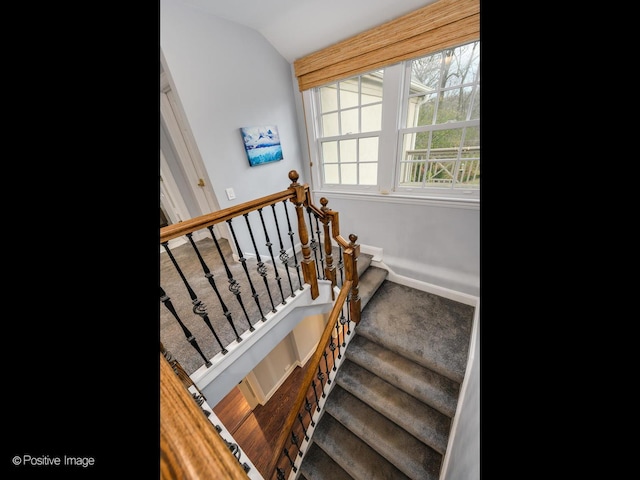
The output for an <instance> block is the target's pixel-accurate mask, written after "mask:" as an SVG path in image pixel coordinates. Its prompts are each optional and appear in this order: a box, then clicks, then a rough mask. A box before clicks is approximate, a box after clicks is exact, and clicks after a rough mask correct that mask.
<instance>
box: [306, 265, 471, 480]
mask: <svg viewBox="0 0 640 480" xmlns="http://www.w3.org/2000/svg"><path fill="white" fill-rule="evenodd" d="M361 259H362V256H361ZM362 260H364V261H363V267H364V264H367V266H368V263H367V262H368V261H369V259H362ZM359 262H360V260H359ZM359 267H360V265H359ZM359 270H360V268H359ZM376 270H381V269H379V268H376V267H369V268H368V269H367V270H366V271H364V273H362V274H361V278H360V294H361V297H362V299H363V310H362V320H361V322H360V324H359V325H358V326H357V327H356V328H355V330H354V338H353V339H352V340H351V342H350V343H349V345H348V346H347V349H346V353H345V361H344V363H343V364H342V366H341V367H340V369H339V370H338V373H337V376H336V379H335V384H334V385H335V386H334V388H333V390H332V391H331V393H330V394H329V396H328V399H327V402H326V405H325V410H324V413H323V415H322V417H321V418H320V420H319V422H318V423H317V425H316V428H315V431H314V434H313V437H312V443H311V446H310V447H309V448H308V449H307V453H306V455H305V457H304V460H303V462H302V465H301V467H300V474H299V476H298V478H299V479H301V480H342V479H356V480H377V479H393V480H399V479H412V480H437V479H438V478H439V474H440V469H441V467H442V461H443V458H444V454H445V452H446V448H447V443H448V440H449V433H450V428H451V421H452V419H453V417H454V415H455V411H456V406H457V401H458V395H459V391H460V384H461V382H462V380H463V379H464V373H465V368H466V361H467V354H468V350H469V343H470V336H471V327H472V319H473V310H474V309H473V307H471V306H469V305H465V304H461V303H458V302H455V301H453V300H449V299H446V298H443V297H439V296H437V295H433V294H430V293H426V292H422V291H419V290H416V289H413V288H410V287H406V286H403V285H399V284H396V283H393V282H390V281H388V280H386V271H384V270H383V272H384V274H383V275H384V278H385V279H383V281H382V282H378V281H370V280H372V278H370V277H369V274H372V275H381V274H380V272H377V271H376ZM376 278H378V277H376ZM378 279H379V278H378ZM363 292H364V293H363ZM365 296H366V297H367V298H366V301H365ZM365 305H366V308H365Z"/></svg>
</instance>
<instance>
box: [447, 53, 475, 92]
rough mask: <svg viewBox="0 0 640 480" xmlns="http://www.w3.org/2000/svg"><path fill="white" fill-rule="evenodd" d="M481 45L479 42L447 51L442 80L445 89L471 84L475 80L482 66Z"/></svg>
mask: <svg viewBox="0 0 640 480" xmlns="http://www.w3.org/2000/svg"><path fill="white" fill-rule="evenodd" d="M479 45H480V44H479V43H478V42H474V43H470V44H467V45H462V46H460V47H457V48H454V49H450V50H445V52H444V54H445V55H444V62H443V71H442V78H444V79H445V80H446V81H445V82H444V83H443V85H444V87H445V88H447V87H452V86H455V85H462V84H465V83H471V82H473V81H474V80H475V77H476V74H477V72H478V66H479V64H480V46H479Z"/></svg>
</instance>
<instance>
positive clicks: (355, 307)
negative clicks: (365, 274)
mask: <svg viewBox="0 0 640 480" xmlns="http://www.w3.org/2000/svg"><path fill="white" fill-rule="evenodd" d="M349 240H350V242H349V249H348V250H347V251H345V254H346V255H345V256H346V259H345V260H346V262H345V270H346V277H347V279H348V280H352V281H353V284H352V285H351V301H350V303H349V313H350V314H351V321H352V322H354V323H355V324H356V325H357V324H358V323H360V294H359V291H358V281H359V279H358V257H359V256H360V245H358V244H357V243H356V241H357V240H358V236H357V235H354V234H353V233H352V234H350V235H349Z"/></svg>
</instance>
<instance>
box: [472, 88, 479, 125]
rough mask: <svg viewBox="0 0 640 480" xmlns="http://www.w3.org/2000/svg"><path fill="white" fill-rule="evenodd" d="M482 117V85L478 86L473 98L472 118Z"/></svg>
mask: <svg viewBox="0 0 640 480" xmlns="http://www.w3.org/2000/svg"><path fill="white" fill-rule="evenodd" d="M479 119H480V85H478V86H477V87H476V93H475V95H474V98H473V105H472V106H471V117H470V120H479Z"/></svg>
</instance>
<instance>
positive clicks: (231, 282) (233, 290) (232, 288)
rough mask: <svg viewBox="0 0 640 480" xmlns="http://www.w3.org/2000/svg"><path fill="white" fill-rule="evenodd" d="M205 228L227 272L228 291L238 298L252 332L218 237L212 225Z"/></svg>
mask: <svg viewBox="0 0 640 480" xmlns="http://www.w3.org/2000/svg"><path fill="white" fill-rule="evenodd" d="M207 228H208V229H209V233H211V238H213V241H214V243H215V244H216V248H217V249H218V254H220V258H221V259H222V263H223V265H224V269H225V271H226V272H227V280H228V282H229V291H230V292H231V293H233V294H234V295H235V296H236V299H237V300H238V303H239V304H240V306H241V307H242V311H243V312H244V317H245V318H246V319H247V322H248V323H249V330H251V331H252V332H253V331H254V330H255V328H253V325H251V320H249V315H248V314H247V309H246V308H244V303H243V302H242V295H240V284H239V283H238V281H237V280H236V279H235V278H233V274H232V273H231V270H230V269H229V265H227V260H226V259H225V258H224V254H223V253H222V249H221V248H220V244H219V243H218V239H217V238H216V235H215V234H214V233H213V225H211V226H209V227H207Z"/></svg>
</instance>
